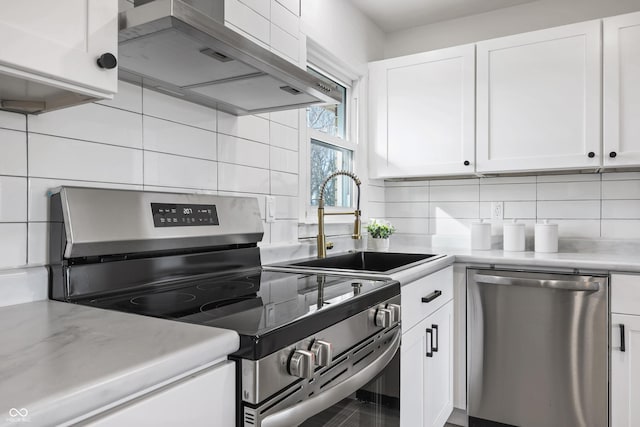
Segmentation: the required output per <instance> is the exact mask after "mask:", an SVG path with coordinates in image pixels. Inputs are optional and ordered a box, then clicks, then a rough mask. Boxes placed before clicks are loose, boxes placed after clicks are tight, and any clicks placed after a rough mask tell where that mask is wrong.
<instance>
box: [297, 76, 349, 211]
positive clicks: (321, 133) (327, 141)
mask: <svg viewBox="0 0 640 427" xmlns="http://www.w3.org/2000/svg"><path fill="white" fill-rule="evenodd" d="M309 72H310V73H312V74H315V75H316V76H319V77H321V78H323V79H325V80H329V81H331V82H333V83H334V84H335V85H336V86H337V87H338V88H339V90H340V91H341V92H342V99H343V101H342V103H341V104H337V105H320V106H315V105H314V106H311V107H309V108H307V130H308V135H309V151H308V152H309V187H308V188H309V200H308V203H309V205H310V206H312V207H313V206H317V205H318V200H319V199H320V187H321V185H322V182H324V180H325V179H326V178H327V177H328V176H329V175H331V174H332V173H333V172H336V171H339V170H347V171H353V170H354V165H353V164H354V150H355V144H354V143H353V142H351V141H350V139H351V138H349V123H348V122H347V105H348V101H349V98H348V95H349V93H348V92H349V88H348V87H347V86H346V85H344V84H342V83H340V82H338V81H337V80H336V79H332V78H330V77H328V76H327V75H325V74H322V73H320V72H318V71H317V70H314V69H313V68H309ZM354 188H355V186H354V185H353V181H352V180H351V178H349V177H346V176H338V177H336V178H335V179H332V180H331V181H330V182H329V183H327V186H326V187H325V193H324V201H325V206H333V207H343V208H348V207H351V206H352V205H353V197H354V194H353V191H354Z"/></svg>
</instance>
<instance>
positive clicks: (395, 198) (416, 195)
mask: <svg viewBox="0 0 640 427" xmlns="http://www.w3.org/2000/svg"><path fill="white" fill-rule="evenodd" d="M384 196H385V201H386V202H387V203H395V202H427V201H428V200H429V188H428V187H424V186H422V187H387V188H385V190H384Z"/></svg>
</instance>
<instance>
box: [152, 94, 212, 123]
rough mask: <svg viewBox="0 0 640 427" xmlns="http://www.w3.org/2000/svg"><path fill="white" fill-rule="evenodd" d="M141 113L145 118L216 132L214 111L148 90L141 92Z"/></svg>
mask: <svg viewBox="0 0 640 427" xmlns="http://www.w3.org/2000/svg"><path fill="white" fill-rule="evenodd" d="M142 112H143V113H144V114H145V115H147V116H154V117H159V118H161V119H166V120H171V121H174V122H178V123H183V124H185V125H190V126H195V127H199V128H202V129H207V130H211V131H215V130H216V123H217V122H216V110H214V109H211V108H208V107H204V106H201V105H197V104H194V103H192V102H187V101H183V100H181V99H177V98H175V97H173V96H169V95H165V94H163V93H159V92H156V91H153V90H149V89H143V90H142Z"/></svg>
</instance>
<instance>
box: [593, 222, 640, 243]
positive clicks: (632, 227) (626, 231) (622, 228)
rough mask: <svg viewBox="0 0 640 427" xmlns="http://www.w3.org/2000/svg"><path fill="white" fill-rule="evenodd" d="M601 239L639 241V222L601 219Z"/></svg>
mask: <svg viewBox="0 0 640 427" xmlns="http://www.w3.org/2000/svg"><path fill="white" fill-rule="evenodd" d="M602 237H603V238H605V239H640V220H638V219H603V220H602Z"/></svg>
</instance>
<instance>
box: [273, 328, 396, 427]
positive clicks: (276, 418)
mask: <svg viewBox="0 0 640 427" xmlns="http://www.w3.org/2000/svg"><path fill="white" fill-rule="evenodd" d="M399 347H400V331H399V330H398V331H397V332H396V334H395V337H394V338H393V341H392V343H391V345H390V346H389V348H387V349H386V350H385V351H384V353H382V354H381V355H380V357H378V358H377V359H376V360H374V361H373V362H372V363H370V364H369V365H367V366H366V367H365V368H363V369H362V370H361V371H359V372H356V373H355V374H353V375H352V376H351V377H349V378H348V379H347V380H345V381H343V382H341V383H339V384H336V385H335V386H333V387H331V388H328V389H327V390H326V391H324V392H322V393H320V394H318V395H315V396H313V397H311V398H309V399H307V400H303V401H302V402H300V403H297V404H295V405H293V406H291V407H289V408H286V409H283V410H282V411H278V412H275V413H273V414H271V415H269V416H267V417H265V418H264V419H263V420H262V427H290V426H293V425H298V424H301V423H302V422H303V421H304V420H306V419H307V418H309V417H312V416H313V415H316V414H318V413H320V412H322V411H324V410H325V409H327V408H329V407H331V406H333V405H335V404H336V403H338V402H340V401H341V400H342V399H344V398H346V397H348V396H349V395H350V394H352V393H355V392H356V391H357V390H359V389H360V388H361V387H362V386H364V385H365V384H367V383H368V382H369V381H371V380H372V379H373V378H374V377H375V376H376V375H378V374H379V373H380V372H381V371H382V370H383V369H384V368H385V367H386V366H387V364H388V363H389V362H390V361H391V359H393V356H395V354H396V351H397V350H398V348H399Z"/></svg>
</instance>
